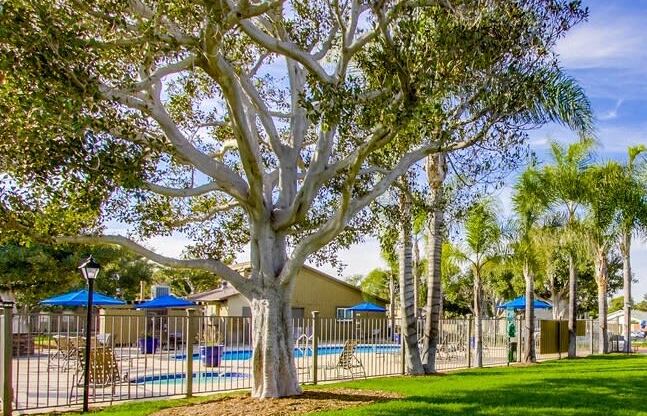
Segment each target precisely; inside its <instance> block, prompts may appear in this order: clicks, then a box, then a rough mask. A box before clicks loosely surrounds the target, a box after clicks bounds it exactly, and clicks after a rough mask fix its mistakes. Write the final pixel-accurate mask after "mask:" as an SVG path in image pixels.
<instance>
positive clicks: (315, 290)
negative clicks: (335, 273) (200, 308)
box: [205, 268, 384, 318]
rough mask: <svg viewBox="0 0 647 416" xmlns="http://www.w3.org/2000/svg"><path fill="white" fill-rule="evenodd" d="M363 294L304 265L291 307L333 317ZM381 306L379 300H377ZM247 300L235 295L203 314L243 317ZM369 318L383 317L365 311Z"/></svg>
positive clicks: (295, 287) (307, 316) (358, 299)
mask: <svg viewBox="0 0 647 416" xmlns="http://www.w3.org/2000/svg"><path fill="white" fill-rule="evenodd" d="M364 301H365V299H364V296H363V294H362V292H361V291H360V290H359V289H353V288H351V287H349V286H347V285H345V284H343V283H338V282H336V281H334V280H331V279H330V278H328V277H326V276H322V275H321V274H319V273H317V272H315V271H313V270H311V269H308V268H304V269H302V270H301V273H299V276H298V277H297V280H296V282H295V286H294V291H293V293H292V307H293V308H303V316H304V318H309V317H310V316H311V315H312V312H313V311H319V316H320V317H322V318H334V317H335V316H336V311H337V308H347V307H350V306H353V305H357V304H358V303H361V302H364ZM377 303H378V304H379V305H380V306H384V303H383V302H377ZM244 308H249V302H248V301H247V299H246V298H245V297H244V296H243V295H240V294H239V295H235V296H231V297H229V298H227V299H226V301H224V302H223V303H222V306H220V307H218V306H217V304H216V303H211V304H210V305H208V306H206V308H205V313H206V314H207V315H218V316H243V315H245V314H246V313H248V312H249V311H246V310H244ZM367 315H372V316H371V317H372V318H376V317H384V314H367Z"/></svg>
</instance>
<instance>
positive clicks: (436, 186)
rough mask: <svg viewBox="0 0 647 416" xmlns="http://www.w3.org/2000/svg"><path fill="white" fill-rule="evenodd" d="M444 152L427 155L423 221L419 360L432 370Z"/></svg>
mask: <svg viewBox="0 0 647 416" xmlns="http://www.w3.org/2000/svg"><path fill="white" fill-rule="evenodd" d="M446 171H447V170H446V159H445V154H444V153H438V154H435V155H431V156H429V157H428V158H427V178H428V180H429V188H430V193H429V206H430V207H431V216H430V218H429V223H428V225H427V299H426V302H425V310H426V311H427V316H426V318H425V327H424V345H423V363H424V366H425V372H426V373H428V374H429V373H435V372H436V351H437V348H438V342H439V335H440V317H441V315H442V284H441V276H442V270H441V266H440V265H441V258H442V247H443V236H442V230H443V223H444V215H443V214H444V212H443V182H444V181H445V176H446Z"/></svg>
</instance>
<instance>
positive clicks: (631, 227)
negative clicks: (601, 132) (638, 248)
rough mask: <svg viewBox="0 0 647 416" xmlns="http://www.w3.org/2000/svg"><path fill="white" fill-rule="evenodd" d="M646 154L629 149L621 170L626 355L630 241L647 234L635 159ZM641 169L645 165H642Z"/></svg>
mask: <svg viewBox="0 0 647 416" xmlns="http://www.w3.org/2000/svg"><path fill="white" fill-rule="evenodd" d="M644 152H647V146H645V145H638V146H631V147H629V149H628V151H627V153H628V155H627V164H626V165H624V166H623V175H624V178H625V181H626V182H627V184H628V185H629V189H627V190H626V192H624V193H623V194H622V195H621V199H620V201H619V205H618V207H619V218H618V219H619V233H618V246H619V248H620V254H621V255H622V273H623V289H624V299H625V301H624V326H625V334H624V336H625V352H630V351H631V306H632V303H631V279H632V276H631V238H632V237H633V236H634V234H636V233H639V234H640V233H642V234H645V233H647V201H646V199H647V190H646V187H645V184H644V183H640V182H641V181H640V179H639V177H638V172H639V170H640V169H638V168H639V167H640V165H638V157H639V156H640V155H641V154H642V153H644ZM641 165H642V166H644V162H643V163H641Z"/></svg>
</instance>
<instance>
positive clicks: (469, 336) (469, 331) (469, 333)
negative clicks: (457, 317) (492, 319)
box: [467, 315, 472, 368]
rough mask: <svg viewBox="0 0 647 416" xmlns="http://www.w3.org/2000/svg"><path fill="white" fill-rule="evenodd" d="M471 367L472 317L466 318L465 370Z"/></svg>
mask: <svg viewBox="0 0 647 416" xmlns="http://www.w3.org/2000/svg"><path fill="white" fill-rule="evenodd" d="M471 367H472V315H468V318H467V368H471Z"/></svg>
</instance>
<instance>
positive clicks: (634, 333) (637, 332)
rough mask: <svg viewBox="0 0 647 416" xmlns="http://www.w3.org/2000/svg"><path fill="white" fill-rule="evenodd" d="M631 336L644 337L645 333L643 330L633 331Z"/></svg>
mask: <svg viewBox="0 0 647 416" xmlns="http://www.w3.org/2000/svg"><path fill="white" fill-rule="evenodd" d="M631 338H635V339H645V333H644V332H643V331H634V332H632V333H631Z"/></svg>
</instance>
